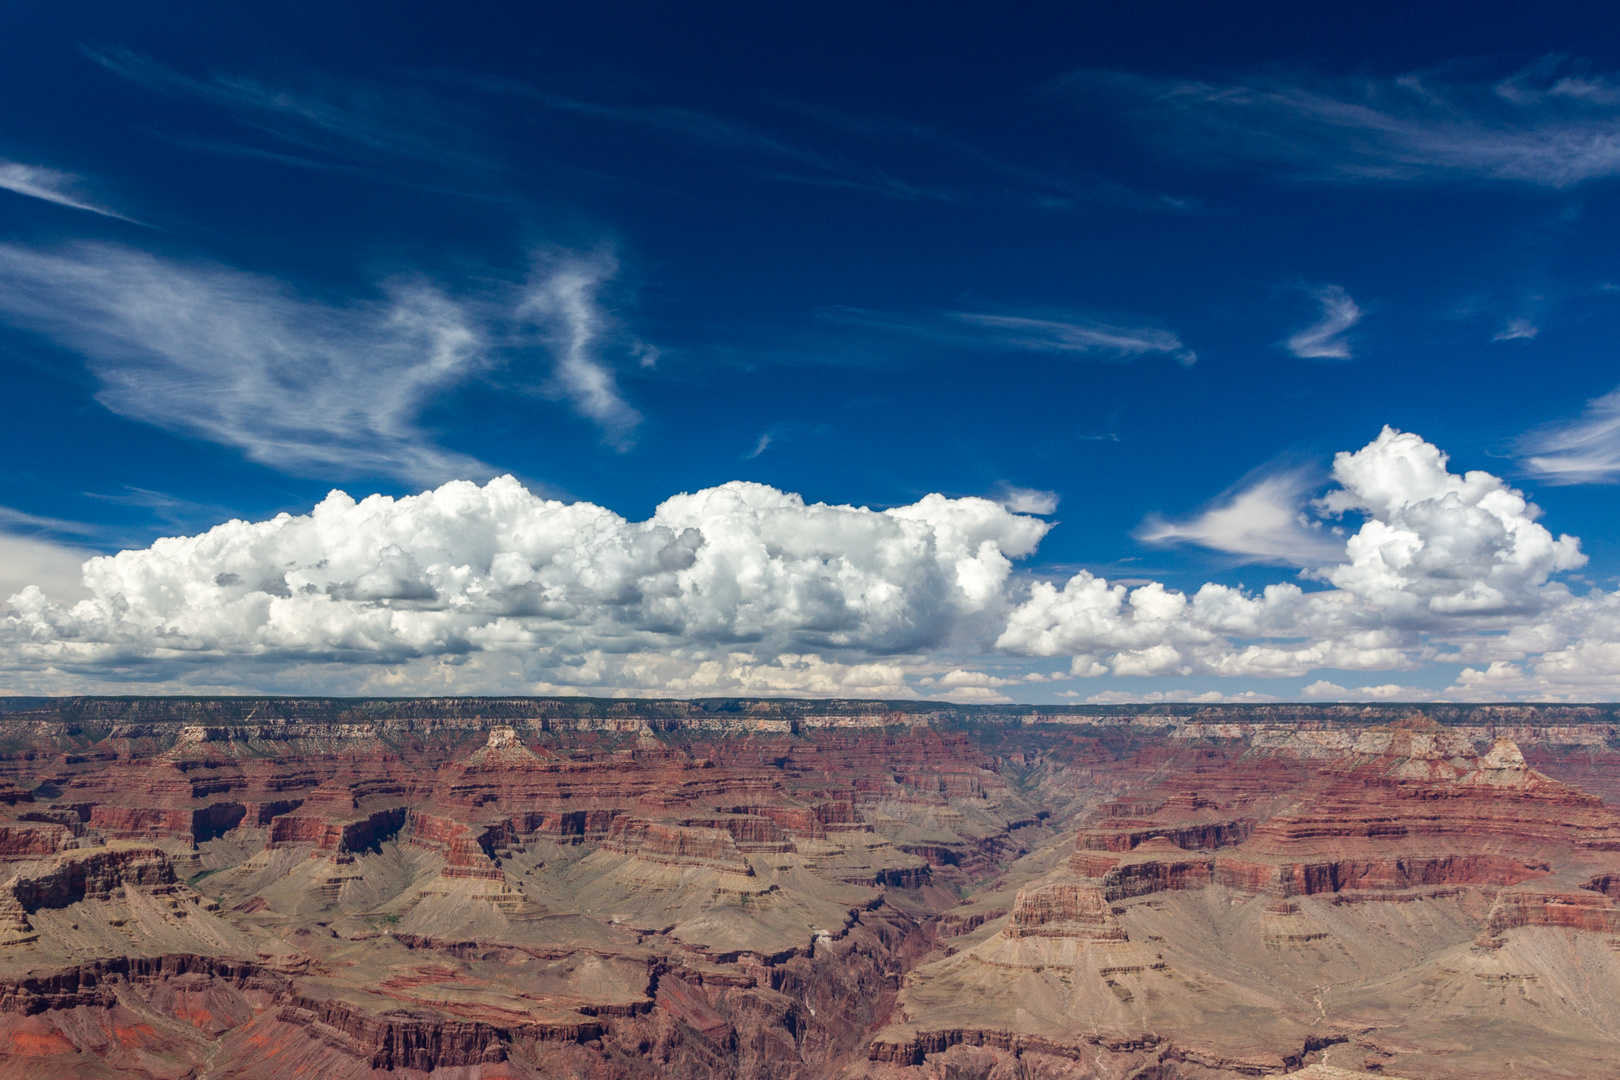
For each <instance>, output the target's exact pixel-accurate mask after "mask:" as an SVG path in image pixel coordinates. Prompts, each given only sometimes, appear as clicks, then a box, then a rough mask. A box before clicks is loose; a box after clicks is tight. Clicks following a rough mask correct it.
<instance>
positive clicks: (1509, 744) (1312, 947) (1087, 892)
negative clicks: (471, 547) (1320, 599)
mask: <svg viewBox="0 0 1620 1080" xmlns="http://www.w3.org/2000/svg"><path fill="white" fill-rule="evenodd" d="M1616 1061H1620V708H1614V707H1608V706H1594V707H1580V706H1551V705H1548V706H1529V705H1515V706H1449V705H1433V706H1422V707H1410V706H1377V705H1374V706H1361V705H1354V706H1350V705H1346V706H1294V705H1276V706H1250V707H1243V706H1142V707H1117V706H1111V707H1096V708H1087V707H1071V708H1047V707H1040V708H1036V707H1014V706H1006V707H968V706H942V705H934V704H919V703H873V702H800V701H736V700H724V701H720V700H714V701H697V702H671V701H592V700H585V699H444V700H422V699H401V700H331V699H291V698H265V699H248V698H217V699H195V698H193V699H162V698H117V699H113V698H77V699H66V698H63V699H17V698H13V699H0V1075H4V1076H18V1077H23V1076H26V1077H30V1078H41V1080H51V1078H68V1077H72V1078H83V1080H91V1078H95V1080H101V1078H109V1080H110V1078H114V1077H118V1078H129V1080H136V1078H142V1080H145V1078H150V1080H227V1078H238V1080H254V1078H270V1077H277V1078H279V1077H321V1078H323V1080H362V1078H368V1080H369V1078H381V1077H392V1078H397V1080H427V1078H429V1077H431V1078H434V1080H500V1078H505V1080H520V1078H522V1080H528V1078H540V1077H548V1078H552V1077H554V1078H578V1080H619V1078H626V1080H629V1078H636V1080H654V1078H656V1080H688V1078H691V1080H698V1078H709V1077H725V1078H739V1080H741V1078H755V1077H766V1078H773V1080H776V1078H780V1080H812V1078H834V1077H838V1078H844V1080H863V1078H864V1080H1034V1078H1053V1080H1056V1078H1060V1077H1061V1078H1082V1077H1098V1078H1108V1080H1217V1078H1219V1080H1227V1078H1237V1077H1253V1076H1270V1075H1284V1074H1291V1075H1296V1076H1299V1077H1301V1078H1304V1080H1332V1078H1337V1080H1351V1078H1363V1080H1365V1078H1368V1077H1407V1078H1410V1080H1440V1078H1479V1080H1485V1078H1495V1077H1504V1078H1505V1077H1516V1078H1517V1077H1549V1078H1550V1077H1588V1076H1601V1075H1612V1074H1614V1072H1615V1066H1614V1063H1615V1062H1616Z"/></svg>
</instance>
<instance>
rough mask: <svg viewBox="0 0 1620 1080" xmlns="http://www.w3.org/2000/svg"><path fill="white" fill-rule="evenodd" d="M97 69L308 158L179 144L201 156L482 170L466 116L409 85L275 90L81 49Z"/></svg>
mask: <svg viewBox="0 0 1620 1080" xmlns="http://www.w3.org/2000/svg"><path fill="white" fill-rule="evenodd" d="M85 54H86V55H87V56H88V57H89V58H90V59H91V60H92V61H94V62H95V63H96V64H98V65H99V66H100V67H102V68H104V69H105V70H107V71H109V72H111V73H113V74H115V75H118V76H120V77H122V78H124V79H127V80H129V81H130V82H132V83H135V84H136V85H138V86H141V87H144V88H145V89H147V90H150V91H153V92H155V93H159V94H164V95H167V96H171V97H183V98H191V99H194V100H200V101H204V102H207V103H209V104H211V105H213V106H216V107H217V108H219V109H220V110H222V111H223V112H224V113H225V114H226V115H228V116H230V117H231V118H232V119H233V120H235V121H236V122H237V123H238V124H240V125H242V126H243V128H245V129H246V130H248V131H249V132H252V133H253V134H255V135H258V136H262V137H268V138H269V139H272V140H274V141H275V142H279V143H282V144H284V145H285V146H288V147H291V148H294V149H296V150H298V151H301V152H303V153H305V154H308V153H313V154H315V155H316V156H315V157H314V158H310V157H308V156H299V155H296V154H288V153H277V152H274V151H266V150H264V149H262V148H255V147H243V146H237V145H234V144H232V143H230V142H222V141H220V140H217V139H199V138H195V137H186V138H182V139H180V140H179V141H180V142H182V143H184V144H186V145H191V146H195V147H198V148H200V149H206V150H214V151H218V152H223V153H231V154H244V155H249V156H256V157H262V158H265V159H267V160H277V161H281V162H283V163H286V164H294V165H300V166H306V167H307V166H320V167H334V166H341V165H343V164H344V163H352V162H355V161H360V160H365V159H368V158H375V157H378V156H382V157H391V158H409V159H414V160H416V161H418V162H426V163H432V164H435V165H444V164H458V165H462V166H482V165H483V164H484V161H483V158H482V156H481V154H480V153H479V151H478V150H477V149H476V148H475V147H474V140H473V138H472V136H471V135H470V134H469V133H470V132H472V131H474V130H476V128H477V126H478V125H476V124H475V123H473V120H474V117H472V116H471V115H470V114H469V113H468V112H467V110H465V109H463V108H460V107H458V106H457V105H455V104H454V103H453V102H450V101H447V100H446V99H444V98H442V97H440V96H437V95H434V94H431V93H427V92H424V91H423V90H421V89H420V88H418V87H413V86H410V85H389V86H381V85H376V84H371V83H366V82H361V81H356V80H347V81H341V82H339V81H332V80H326V81H315V82H305V83H303V84H300V85H276V84H273V83H269V82H266V81H263V80H261V79H255V78H250V77H247V76H242V75H233V74H223V73H211V74H209V75H207V76H202V77H199V76H195V75H191V74H188V73H186V72H183V71H180V70H177V69H175V68H172V67H169V66H168V65H166V64H162V63H159V62H158V61H156V60H153V59H152V58H150V57H147V56H143V55H141V54H139V53H136V52H133V51H131V50H129V49H124V48H119V47H107V48H99V49H86V50H85Z"/></svg>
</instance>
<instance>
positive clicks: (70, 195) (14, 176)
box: [0, 161, 135, 223]
mask: <svg viewBox="0 0 1620 1080" xmlns="http://www.w3.org/2000/svg"><path fill="white" fill-rule="evenodd" d="M85 187H86V185H85V182H84V178H83V177H81V176H76V175H74V174H73V173H70V172H63V171H62V170H60V169H51V168H47V167H45V166H44V165H24V164H23V163H22V162H20V161H0V188H4V189H5V190H6V191H10V192H14V193H15V194H18V195H26V196H27V197H29V198H31V199H43V200H45V201H46V202H50V203H55V204H56V205H58V206H66V207H68V208H70V209H73V210H88V211H89V212H90V213H92V214H100V215H101V216H102V217H110V218H117V219H118V220H119V221H128V222H131V223H134V222H135V219H134V218H130V217H125V216H124V215H123V214H120V213H119V212H118V211H116V210H114V209H112V208H110V207H108V206H105V205H103V204H102V203H100V202H97V201H96V200H94V199H92V198H91V197H90V196H89V195H88V194H87V193H86V192H85Z"/></svg>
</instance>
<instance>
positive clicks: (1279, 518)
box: [1135, 469, 1344, 566]
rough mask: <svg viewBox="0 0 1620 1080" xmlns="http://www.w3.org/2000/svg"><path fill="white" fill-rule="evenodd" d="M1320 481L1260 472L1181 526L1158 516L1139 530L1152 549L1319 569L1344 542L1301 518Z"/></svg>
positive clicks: (1291, 472) (1295, 473)
mask: <svg viewBox="0 0 1620 1080" xmlns="http://www.w3.org/2000/svg"><path fill="white" fill-rule="evenodd" d="M1319 483H1320V480H1319V477H1318V476H1317V475H1315V474H1314V473H1313V472H1311V471H1310V470H1309V469H1285V470H1280V471H1272V472H1263V473H1262V474H1260V475H1259V476H1258V477H1257V478H1254V479H1251V480H1249V481H1247V482H1245V483H1243V484H1240V485H1239V486H1238V487H1237V488H1236V489H1235V490H1233V491H1230V492H1228V493H1227V494H1225V495H1223V496H1221V497H1220V498H1218V499H1216V500H1215V501H1214V502H1213V503H1212V504H1211V505H1210V506H1208V507H1207V508H1205V509H1204V510H1203V511H1201V512H1199V513H1197V514H1194V515H1193V516H1191V517H1188V518H1183V519H1180V520H1175V519H1170V518H1165V517H1162V516H1159V515H1157V514H1155V515H1152V516H1150V517H1148V518H1147V520H1145V521H1143V522H1142V524H1141V525H1140V526H1139V527H1138V528H1137V530H1136V532H1135V536H1136V538H1137V539H1138V540H1143V541H1146V542H1148V543H1150V544H1193V545H1196V546H1198V547H1204V548H1209V549H1211V550H1214V551H1219V552H1223V553H1225V554H1228V555H1236V556H1238V557H1239V558H1241V559H1242V560H1244V561H1246V562H1265V563H1282V564H1284V565H1290V566H1317V565H1321V564H1322V563H1324V562H1332V561H1333V560H1334V559H1335V558H1336V557H1339V556H1340V555H1342V553H1343V550H1344V540H1343V538H1342V537H1334V536H1331V535H1329V534H1328V533H1327V532H1326V530H1324V529H1323V528H1322V526H1321V523H1320V522H1319V521H1315V520H1313V519H1311V518H1310V517H1309V516H1308V515H1307V514H1306V512H1305V510H1306V507H1307V505H1308V504H1309V501H1310V500H1309V495H1310V492H1311V491H1312V489H1313V488H1315V487H1317V486H1319Z"/></svg>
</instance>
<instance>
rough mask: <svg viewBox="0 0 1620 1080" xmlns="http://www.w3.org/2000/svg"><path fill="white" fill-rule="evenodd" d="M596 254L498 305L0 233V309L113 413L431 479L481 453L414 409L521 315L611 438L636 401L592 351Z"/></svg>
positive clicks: (624, 432)
mask: <svg viewBox="0 0 1620 1080" xmlns="http://www.w3.org/2000/svg"><path fill="white" fill-rule="evenodd" d="M611 272H612V266H611V264H610V263H603V262H601V261H600V260H595V261H593V260H591V259H581V258H564V259H560V260H556V261H555V265H552V266H550V267H548V268H547V269H546V271H545V272H542V273H539V274H537V276H536V279H535V281H534V282H533V283H531V285H530V286H528V288H527V289H526V290H516V289H514V290H513V291H514V292H520V294H526V295H522V296H521V298H520V299H516V300H515V301H514V302H513V303H512V304H511V305H509V306H502V305H498V304H491V303H489V302H470V301H467V300H463V299H458V298H456V297H454V296H452V295H450V294H449V293H447V292H446V291H444V290H443V289H442V288H440V287H438V286H436V285H433V284H430V283H427V282H424V281H421V280H415V279H396V280H394V281H391V282H388V283H386V284H385V285H384V286H383V288H382V289H381V292H380V295H379V296H376V297H373V298H366V299H359V300H348V301H345V302H341V303H329V302H323V301H320V300H315V299H310V298H307V297H305V296H301V295H299V294H298V293H297V292H295V291H294V290H293V289H291V288H290V287H288V286H287V285H286V284H285V283H283V282H280V281H278V280H275V279H273V278H268V277H264V276H261V275H257V274H250V273H245V272H243V271H240V270H235V269H232V268H229V267H224V266H219V265H214V264H206V263H187V262H181V261H177V260H172V259H164V258H159V257H156V256H153V255H149V254H147V253H145V252H141V251H138V250H135V249H133V248H129V247H124V246H119V245H113V244H77V245H71V246H67V247H62V248H56V249H40V248H33V247H26V246H21V245H0V318H4V319H5V320H6V321H8V322H10V323H12V324H13V325H16V326H19V327H21V328H24V329H27V330H31V331H34V332H36V333H38V334H41V335H42V336H44V337H46V338H48V339H49V340H51V341H52V342H54V343H55V344H57V345H59V346H62V347H64V348H67V349H70V350H73V351H74V352H77V353H79V354H80V355H82V356H83V357H84V359H85V361H86V363H87V365H88V367H89V369H90V371H91V373H92V374H93V375H94V376H95V378H96V380H97V382H98V383H99V391H98V393H97V399H98V400H99V401H100V402H101V403H102V404H103V405H105V406H106V407H107V408H109V409H111V410H112V411H113V412H115V413H118V414H119V415H121V416H126V417H128V418H130V419H133V420H138V421H142V422H144V423H149V424H153V425H155V426H158V427H162V428H165V429H167V430H170V431H175V432H179V433H182V434H186V435H190V436H194V437H198V438H202V439H206V440H209V441H211V442H216V443H220V444H223V445H226V446H232V447H236V448H237V449H239V450H241V451H242V452H243V453H244V454H245V455H246V456H247V457H248V458H249V459H251V460H253V461H257V462H260V463H262V464H265V465H269V466H271V467H273V468H277V469H281V470H285V471H289V472H294V473H302V474H307V475H320V476H356V475H381V476H393V477H399V478H403V479H408V480H411V481H419V482H421V481H427V482H431V481H437V480H443V479H445V478H447V477H450V476H467V475H489V474H490V473H491V472H492V471H493V470H492V469H491V468H490V467H489V466H487V465H484V464H483V463H481V462H479V461H477V460H475V459H473V458H471V457H468V456H467V455H464V454H460V453H456V452H454V451H451V450H448V449H445V448H444V447H442V446H440V445H438V443H437V441H436V439H435V437H434V436H433V434H432V433H431V432H429V431H428V430H427V429H426V428H424V427H423V426H422V424H421V415H422V413H423V411H424V410H425V409H426V407H427V406H428V404H429V403H430V402H431V401H432V400H433V399H434V398H435V397H437V396H438V395H441V394H443V393H446V392H448V391H450V390H453V389H454V388H455V387H457V386H459V385H461V384H463V383H465V382H466V381H467V380H469V379H471V378H474V377H476V376H480V375H483V374H486V373H489V372H492V371H493V370H495V369H496V368H498V367H500V366H502V365H503V364H505V363H506V362H507V361H508V360H510V359H511V356H512V350H513V348H514V347H515V348H519V349H521V348H522V347H523V345H524V341H523V339H522V333H523V331H524V330H525V329H527V330H529V331H532V330H533V328H535V327H536V326H538V328H539V329H540V331H541V332H542V335H543V338H544V341H543V344H544V345H545V346H547V347H549V350H550V354H551V359H552V366H553V372H554V379H555V382H556V384H557V386H558V387H559V388H560V396H562V397H565V398H567V399H568V400H569V402H570V403H571V404H572V405H573V406H574V408H575V409H576V410H577V411H578V412H580V413H581V414H582V415H584V416H585V417H587V418H588V419H590V420H592V421H594V422H596V423H597V424H599V425H601V427H602V428H603V430H604V432H606V434H607V435H608V437H609V438H610V439H611V440H612V441H614V442H615V443H616V444H617V445H625V444H626V442H627V440H628V437H629V432H630V430H631V429H632V428H633V427H634V422H635V419H636V416H635V413H634V410H632V409H630V408H629V406H628V405H626V404H625V403H624V401H623V400H622V398H621V397H620V396H619V395H618V392H617V389H616V387H615V384H614V380H613V377H612V375H611V373H610V371H609V369H608V367H607V366H606V364H605V362H604V361H603V360H602V358H601V351H600V350H601V348H602V346H603V336H604V325H605V317H604V316H603V315H602V314H601V311H600V309H599V307H598V305H597V304H596V300H595V292H594V290H595V289H596V288H597V287H599V286H600V284H601V283H602V282H603V281H604V280H605V278H606V277H607V276H609V275H611ZM514 343H515V345H514Z"/></svg>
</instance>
